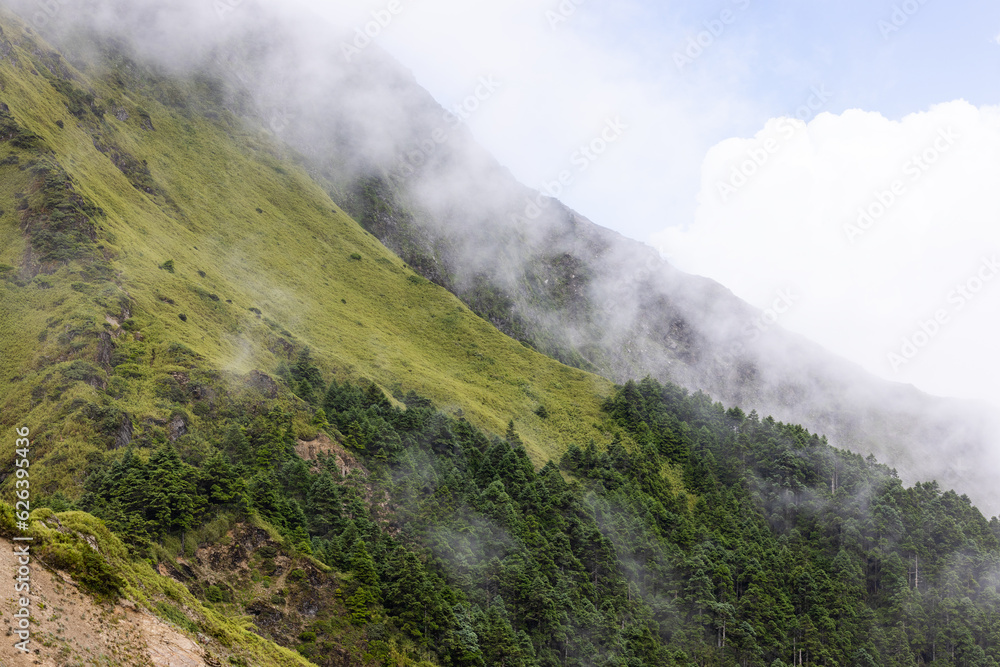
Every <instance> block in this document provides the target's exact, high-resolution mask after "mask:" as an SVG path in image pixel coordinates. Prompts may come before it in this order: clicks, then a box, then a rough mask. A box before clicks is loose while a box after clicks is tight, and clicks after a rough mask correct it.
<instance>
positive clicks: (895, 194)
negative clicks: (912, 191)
mask: <svg viewBox="0 0 1000 667" xmlns="http://www.w3.org/2000/svg"><path fill="white" fill-rule="evenodd" d="M960 138H961V136H960V135H959V134H958V132H956V131H955V130H954V129H952V128H950V127H949V128H947V129H941V130H938V133H937V136H936V137H935V138H934V141H933V142H932V144H931V145H930V146H928V147H927V148H925V149H924V150H923V151H920V152H919V153H914V154H913V155H912V156H910V158H909V159H907V160H906V162H904V163H903V166H902V168H901V170H900V171H901V175H900V178H897V179H895V180H893V181H892V183H890V184H889V186H888V187H887V188H885V189H884V190H876V191H875V192H874V196H873V197H872V200H871V202H870V203H869V204H867V205H865V206H859V207H858V211H857V213H858V217H857V219H856V220H855V221H854V222H853V223H848V224H845V225H844V234H846V235H847V240H848V241H849V242H851V243H852V244H853V243H856V242H857V240H858V239H859V238H860V237H862V236H864V235H865V234H866V233H868V231H869V230H871V228H872V227H874V226H875V223H876V222H878V221H879V220H881V219H882V218H883V217H885V215H886V214H887V213H888V212H889V211H890V210H891V209H892V207H893V206H895V205H896V204H897V203H898V202H899V201H900V200H901V199H903V197H905V196H906V193H907V192H908V190H907V188H908V187H909V186H912V185H913V184H915V183H917V182H918V181H920V179H921V178H923V176H924V174H926V173H927V172H928V171H930V169H931V168H932V167H933V166H934V165H935V164H937V162H938V160H940V159H941V158H942V157H943V156H944V155H945V154H946V153H948V151H950V150H951V149H952V148H953V147H954V146H955V144H956V143H957V142H958V140H959V139H960Z"/></svg>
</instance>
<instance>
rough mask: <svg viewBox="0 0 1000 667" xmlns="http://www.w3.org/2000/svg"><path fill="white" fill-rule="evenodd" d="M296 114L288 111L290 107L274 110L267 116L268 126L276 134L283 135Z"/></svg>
mask: <svg viewBox="0 0 1000 667" xmlns="http://www.w3.org/2000/svg"><path fill="white" fill-rule="evenodd" d="M294 117H295V116H294V114H292V113H290V112H289V111H288V107H282V108H281V109H272V110H271V111H270V113H268V115H267V126H268V127H269V128H271V131H272V132H274V133H275V134H281V133H282V132H284V131H285V130H286V129H287V128H288V126H289V125H291V124H292V120H293V119H294Z"/></svg>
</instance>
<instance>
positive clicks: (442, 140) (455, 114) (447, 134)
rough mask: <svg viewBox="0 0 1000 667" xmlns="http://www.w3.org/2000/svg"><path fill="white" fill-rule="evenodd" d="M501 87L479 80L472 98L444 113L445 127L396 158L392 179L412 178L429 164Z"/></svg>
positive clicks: (495, 82) (488, 79) (487, 78)
mask: <svg viewBox="0 0 1000 667" xmlns="http://www.w3.org/2000/svg"><path fill="white" fill-rule="evenodd" d="M502 86H503V83H502V82H500V81H498V80H497V79H496V78H495V77H493V76H483V77H480V78H479V81H478V82H477V85H476V87H475V89H474V90H473V92H472V94H471V95H469V96H468V97H466V98H465V99H463V100H462V101H461V102H460V103H458V104H456V105H454V106H452V107H451V108H450V109H449V110H447V111H445V114H444V116H443V120H444V125H442V126H440V127H436V128H434V130H433V131H432V132H431V133H430V134H429V135H428V136H427V138H425V139H423V140H421V141H418V142H416V143H415V144H413V145H412V146H410V147H409V148H408V149H407V150H405V151H404V152H403V153H402V154H401V155H400V156H398V157H397V158H396V160H395V166H394V167H393V169H392V175H393V177H395V178H396V179H397V180H402V179H406V178H409V177H410V176H412V175H413V174H415V173H416V171H417V169H419V168H420V167H422V166H424V165H425V164H427V162H428V160H430V159H431V156H432V155H434V153H436V152H437V149H438V147H439V146H441V145H442V144H446V143H448V141H449V139H450V138H451V135H452V132H454V131H455V129H456V128H458V127H459V126H460V125H461V124H462V123H463V122H465V121H467V120H469V119H470V118H472V116H473V114H475V113H476V112H477V111H479V110H480V109H481V108H482V106H483V104H484V103H485V102H486V101H487V100H489V99H490V98H491V97H493V96H494V95H495V94H496V93H497V91H498V90H500V88H501V87H502Z"/></svg>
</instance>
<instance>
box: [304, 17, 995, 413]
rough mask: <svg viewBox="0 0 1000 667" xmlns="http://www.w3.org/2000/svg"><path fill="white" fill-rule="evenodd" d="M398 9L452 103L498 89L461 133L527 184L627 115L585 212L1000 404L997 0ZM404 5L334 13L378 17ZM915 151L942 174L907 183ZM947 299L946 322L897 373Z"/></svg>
mask: <svg viewBox="0 0 1000 667" xmlns="http://www.w3.org/2000/svg"><path fill="white" fill-rule="evenodd" d="M302 1H304V2H307V1H308V0H302ZM396 1H398V2H400V3H401V11H400V12H399V13H398V16H396V17H395V18H394V19H393V21H392V23H391V24H390V25H388V26H386V27H385V29H384V30H382V31H381V34H380V35H379V36H378V43H379V44H380V46H382V47H383V48H385V49H386V50H388V51H389V52H390V53H392V54H393V55H395V56H396V57H397V58H398V59H399V60H400V61H401V62H402V63H403V64H404V65H406V66H407V67H409V68H410V69H411V70H412V71H413V73H414V75H415V76H416V78H417V80H418V82H419V83H421V84H422V85H423V86H425V87H426V88H427V89H428V90H429V91H430V92H431V93H432V94H433V95H434V96H435V97H436V98H437V99H438V101H439V102H441V103H442V104H444V105H445V106H448V107H450V106H452V105H454V104H460V103H461V102H462V100H463V99H465V98H467V96H468V95H470V94H471V93H472V92H473V90H475V86H476V85H477V82H478V81H480V80H481V78H482V77H484V76H488V77H492V78H493V79H495V80H497V81H499V82H500V86H499V88H498V90H497V92H496V93H495V94H493V95H492V96H491V97H490V98H489V99H486V100H483V101H482V102H481V104H478V105H477V106H478V108H477V110H476V111H475V113H473V114H470V116H469V118H468V119H467V121H466V123H467V125H468V127H469V128H470V130H471V131H472V132H473V133H474V135H475V136H476V137H477V139H478V140H479V141H480V142H481V143H482V144H483V145H484V146H485V147H486V148H487V149H489V150H490V151H491V152H493V154H494V155H495V156H496V157H497V158H498V159H499V160H500V162H501V163H503V164H504V165H505V166H507V167H508V168H510V169H511V171H512V172H513V173H514V175H515V176H516V177H518V178H519V179H520V180H521V181H522V182H524V183H525V184H527V185H529V186H532V187H536V188H539V189H541V188H542V187H543V185H544V183H546V182H547V181H551V180H553V179H554V178H555V177H556V175H557V174H559V173H560V171H562V170H565V169H569V168H571V166H572V164H573V162H572V156H573V155H574V153H575V152H576V151H577V150H578V149H579V148H580V147H581V146H582V145H585V144H587V143H588V142H590V141H592V140H593V139H594V137H597V136H599V132H600V130H601V129H602V128H603V127H605V125H606V124H607V123H608V122H610V121H614V122H616V123H619V124H620V125H622V126H624V127H625V128H627V129H625V130H624V132H623V133H622V134H621V136H620V138H619V139H618V140H616V141H615V142H614V143H613V144H612V145H610V146H608V147H607V150H606V151H605V152H604V153H602V154H601V156H600V158H599V159H598V160H596V161H594V162H593V164H592V165H591V166H590V167H589V168H588V169H587V170H586V171H580V172H579V173H574V179H573V183H572V184H571V186H570V187H568V188H566V190H565V192H563V193H562V195H561V196H560V198H561V199H563V201H565V202H566V203H567V204H569V205H570V206H572V207H573V208H575V209H576V210H578V211H579V212H581V213H582V214H584V215H585V216H587V217H589V218H590V219H592V220H594V221H595V222H597V223H598V224H601V225H604V226H606V227H610V228H612V229H615V230H618V231H620V232H622V233H623V234H625V235H627V236H630V237H632V238H635V239H638V240H641V241H644V242H647V243H649V244H651V245H653V246H654V247H656V248H657V249H659V250H660V252H661V253H662V254H663V255H664V256H665V257H666V258H667V259H669V260H670V261H671V262H673V263H674V264H676V265H677V266H678V267H680V268H682V269H684V270H686V271H689V272H691V273H696V274H699V275H705V276H708V277H711V278H713V279H715V280H718V281H719V282H720V283H722V284H723V285H725V286H726V287H728V288H730V289H731V290H733V291H734V292H735V293H736V294H737V295H738V296H740V297H742V298H744V299H746V300H747V301H749V302H750V303H751V304H754V305H756V306H758V307H761V308H764V307H766V306H767V304H769V303H770V302H771V301H773V298H774V294H775V293H777V292H778V290H784V289H792V290H795V291H796V294H798V295H799V297H798V300H797V303H796V307H795V308H794V309H792V312H791V313H790V314H789V315H787V316H786V317H784V318H783V319H782V320H781V322H779V325H780V326H782V327H785V328H787V329H790V330H793V331H796V332H798V333H801V334H803V335H805V336H807V337H809V338H811V339H813V340H815V341H817V342H819V343H820V344H822V345H824V346H825V347H827V348H828V349H830V350H832V351H833V352H835V353H838V354H841V355H843V356H844V357H846V358H848V359H850V360H851V361H854V362H856V363H859V364H861V365H862V366H864V367H865V368H867V369H868V370H870V371H871V372H872V373H875V374H877V375H880V376H882V377H885V378H887V379H890V380H894V381H899V382H905V383H911V384H914V385H916V386H918V387H920V388H921V389H924V390H926V391H928V392H931V393H935V394H939V395H951V396H963V397H969V398H979V399H984V400H989V401H993V402H994V403H996V404H998V405H1000V385H998V384H997V383H996V382H995V381H994V379H993V378H992V377H990V375H989V369H990V368H996V367H998V366H1000V349H998V346H997V345H996V344H995V335H994V332H996V331H997V330H1000V278H998V279H997V280H996V281H995V283H996V284H995V285H994V284H993V282H992V281H991V282H990V283H989V284H988V285H987V286H986V287H988V289H986V288H984V289H983V290H982V291H981V292H978V293H977V298H976V299H975V301H974V302H972V301H969V302H967V303H965V304H963V307H962V308H958V306H957V305H956V304H957V301H954V300H952V299H951V298H950V297H951V296H953V295H954V293H955V289H956V287H960V286H963V285H965V284H967V283H968V282H969V281H973V284H975V281H976V280H977V278H976V276H977V275H978V274H979V272H980V271H986V273H987V274H989V271H988V270H985V269H983V266H987V267H989V266H992V264H991V262H992V257H993V253H995V252H1000V225H997V222H998V220H1000V195H994V194H993V193H994V192H995V191H997V190H998V188H997V187H996V183H997V182H1000V77H998V74H1000V43H998V36H1000V3H997V2H989V3H987V2H972V1H959V2H954V1H953V2H947V3H946V2H944V0H926V1H925V2H924V3H923V4H921V3H920V1H919V0H908V1H907V2H902V1H885V0H878V1H874V2H873V1H871V0H868V1H866V2H862V1H860V0H840V1H838V2H833V1H831V0H814V1H810V2H776V1H770V2H769V1H766V0H712V1H711V2H694V1H686V2H666V3H664V2H652V1H648V0H624V1H621V2H617V1H616V2H614V3H612V2H600V1H599V0H505V2H504V3H470V2H468V0H419V1H418V0H396ZM389 2H390V0H364V1H363V2H359V3H358V4H357V5H353V6H352V9H351V10H343V9H338V12H340V13H339V15H338V17H337V18H338V20H339V21H341V22H343V21H344V20H346V21H347V22H348V25H351V24H352V23H353V24H354V25H356V26H363V25H364V23H365V22H366V21H368V20H370V18H371V12H372V11H376V12H377V11H379V10H381V9H384V8H385V7H386V6H388V3H389ZM313 6H314V7H315V5H313ZM344 11H347V14H346V15H345V14H344V13H343V12H344ZM553 17H556V18H557V20H556V21H553V20H552V19H553ZM562 19H565V20H562ZM894 19H895V25H894ZM880 22H881V23H880ZM887 26H892V27H895V28H898V30H888V29H887V28H886V27H887ZM713 32H714V33H715V34H712V33H713ZM699 38H700V39H701V41H702V49H701V52H700V53H698V52H697V51H693V52H689V53H688V55H689V56H690V58H691V59H690V61H686V62H683V63H682V66H679V65H678V56H684V55H685V52H686V50H687V48H688V46H689V44H690V40H692V39H695V40H697V39H699ZM817 91H819V92H821V93H822V95H820V96H817ZM821 98H822V99H821ZM827 98H828V99H827ZM963 100H964V101H963ZM810 102H812V103H813V108H812V109H810V108H809V107H808V106H804V105H808V104H809V103H810ZM800 110H802V112H803V113H799V111H800ZM796 115H799V117H800V118H801V119H802V120H803V121H805V123H801V122H798V121H795V122H796V123H798V124H792V125H790V124H789V123H791V122H792V121H791V120H790V119H793V118H795V117H796ZM941 133H945V136H948V137H952V139H951V140H949V141H950V143H949V142H948V141H945V140H943V139H939V137H940V136H941ZM935 141H937V142H938V143H937V146H939V147H943V148H944V149H946V150H944V151H941V150H938V149H937V148H935V143H934V142H935ZM769 142H770V143H769ZM764 146H771V147H772V148H774V151H773V153H769V154H768V155H767V156H766V157H767V159H766V164H764V165H762V166H760V167H758V166H755V165H754V164H752V163H751V162H749V161H748V160H749V158H750V157H751V156H753V155H761V153H760V151H761V150H762V148H763V147H764ZM921 155H927V156H929V157H931V158H934V166H933V168H931V167H930V166H927V169H926V170H918V172H917V175H918V176H919V178H912V177H911V176H909V175H908V174H909V173H910V171H908V169H912V164H911V162H912V159H913V158H915V157H919V156H921ZM920 159H922V158H920ZM921 164H923V163H922V162H921ZM740 170H743V171H752V172H753V174H752V176H751V177H750V178H748V179H743V176H742V175H741V174H740V173H737V172H739V171H740ZM757 172H759V173H757ZM733 179H737V181H739V182H740V187H739V188H738V191H737V192H735V194H734V195H733V196H731V197H730V196H723V194H724V192H723V191H724V188H725V186H726V184H728V183H730V182H733ZM741 179H742V180H741ZM743 180H746V181H747V183H746V185H743ZM897 181H899V182H898V183H897ZM893 184H896V185H898V186H899V191H900V192H902V193H903V194H902V195H901V196H899V197H896V199H895V200H894V201H893V202H892V205H891V206H889V207H888V208H889V210H888V212H887V213H886V214H885V216H884V217H880V218H879V219H878V220H877V224H874V225H872V226H871V228H870V229H865V230H862V231H863V234H861V235H858V234H852V233H851V232H850V230H849V228H850V227H851V226H852V225H855V224H856V222H857V218H858V212H859V211H862V210H866V209H867V208H868V207H872V206H874V207H875V209H874V210H877V209H878V206H879V203H878V198H879V197H880V196H883V197H884V194H883V193H884V191H885V190H886V188H890V187H891V186H893ZM990 275H991V274H990ZM942 309H945V310H946V311H947V312H946V315H947V319H948V322H947V325H946V326H944V327H942V328H941V330H940V331H936V332H935V336H933V337H932V338H933V340H929V341H928V342H927V343H926V344H924V345H921V346H919V347H920V349H919V350H917V352H918V354H914V355H912V357H911V358H907V359H906V360H905V363H903V364H899V363H893V361H892V360H893V358H894V356H893V355H896V357H898V356H899V352H900V350H906V349H909V348H908V347H907V343H908V341H912V340H913V339H914V337H916V339H917V341H918V342H923V337H922V336H921V335H920V332H921V326H922V324H923V323H926V321H927V317H928V316H931V315H933V314H934V313H936V312H937V311H939V310H942Z"/></svg>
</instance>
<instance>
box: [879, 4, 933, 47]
mask: <svg viewBox="0 0 1000 667" xmlns="http://www.w3.org/2000/svg"><path fill="white" fill-rule="evenodd" d="M928 2H929V0H904V1H903V2H902V3H900V4H898V5H893V6H892V14H891V15H890V16H889V19H888V20H886V19H880V20H879V22H878V30H879V32H880V33H882V38H883V39H889V36H890V35H892V34H893V33H897V32H899V31H900V30H902V28H903V26H905V25H906V24H907V23H909V22H910V19H912V18H913V17H914V16H916V15H917V14H918V13H920V10H921V9H923V8H924V5H926V4H927V3H928Z"/></svg>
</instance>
